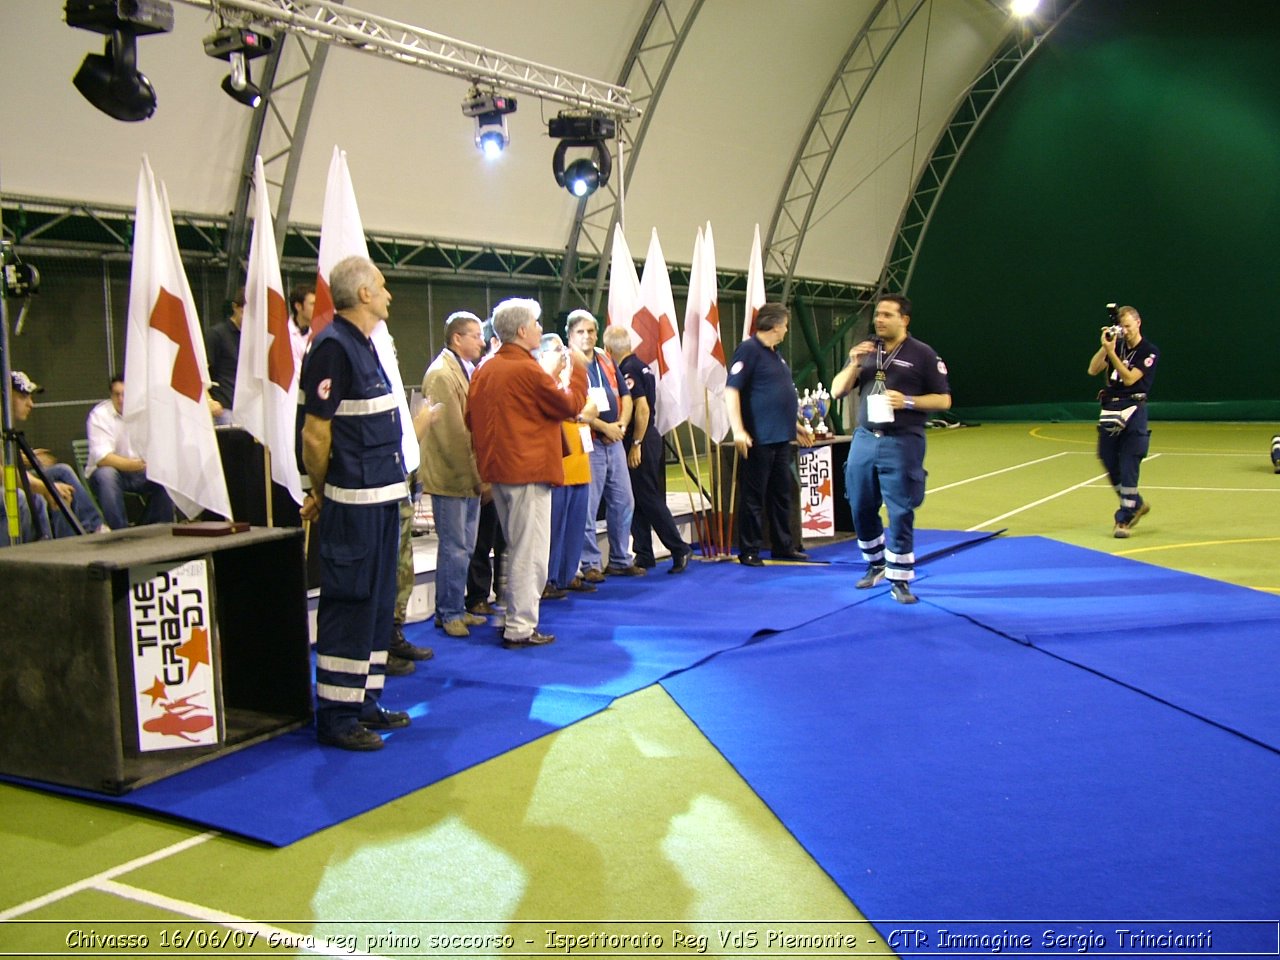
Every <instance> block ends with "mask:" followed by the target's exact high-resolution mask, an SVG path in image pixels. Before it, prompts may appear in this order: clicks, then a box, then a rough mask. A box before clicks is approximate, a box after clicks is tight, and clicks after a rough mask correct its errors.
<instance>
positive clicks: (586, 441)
mask: <svg viewBox="0 0 1280 960" xmlns="http://www.w3.org/2000/svg"><path fill="white" fill-rule="evenodd" d="M578 434H579V435H580V436H581V437H582V452H583V453H590V452H591V451H592V450H594V449H595V444H594V443H592V442H591V428H590V427H588V426H586V425H585V424H583V425H581V426H579V427H578Z"/></svg>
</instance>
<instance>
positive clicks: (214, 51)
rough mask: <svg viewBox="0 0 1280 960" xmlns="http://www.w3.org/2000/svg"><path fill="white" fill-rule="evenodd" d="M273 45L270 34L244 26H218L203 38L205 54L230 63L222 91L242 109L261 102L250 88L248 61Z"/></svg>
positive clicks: (251, 85) (260, 92) (259, 92)
mask: <svg viewBox="0 0 1280 960" xmlns="http://www.w3.org/2000/svg"><path fill="white" fill-rule="evenodd" d="M275 45H276V38H275V37H273V36H272V35H271V34H269V33H263V32H262V31H260V30H250V29H247V28H244V27H226V26H224V27H220V28H219V29H218V30H217V32H215V33H213V34H211V35H210V36H207V37H205V38H204V52H205V53H206V54H208V55H209V56H211V57H213V58H214V59H217V60H226V61H228V62H229V63H230V64H231V72H230V73H229V74H227V76H225V77H223V79H222V89H223V90H224V91H226V94H227V96H229V97H231V99H233V100H236V101H238V102H240V103H243V104H244V105H245V106H246V107H257V105H258V104H259V103H261V102H262V91H261V90H259V89H258V88H257V86H255V85H254V82H253V75H252V73H250V71H249V61H250V60H252V59H253V58H254V57H262V56H266V55H267V54H268V53H270V52H271V51H272V50H274V49H275Z"/></svg>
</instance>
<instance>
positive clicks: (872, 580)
mask: <svg viewBox="0 0 1280 960" xmlns="http://www.w3.org/2000/svg"><path fill="white" fill-rule="evenodd" d="M883 579H884V564H883V563H872V564H868V565H867V572H866V573H864V574H863V575H862V579H861V580H859V581H858V582H857V583H856V584H854V586H856V587H857V588H858V589H859V590H867V589H869V588H870V587H874V586H875V585H876V584H877V583H879V582H880V581H881V580H883Z"/></svg>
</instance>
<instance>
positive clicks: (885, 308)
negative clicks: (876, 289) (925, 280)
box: [831, 294, 951, 603]
mask: <svg viewBox="0 0 1280 960" xmlns="http://www.w3.org/2000/svg"><path fill="white" fill-rule="evenodd" d="M874 322H875V339H873V340H863V341H862V342H861V343H858V344H855V345H854V347H853V349H851V350H850V351H849V363H848V365H847V366H846V367H845V368H844V369H843V370H841V371H840V372H839V373H837V374H836V375H835V378H834V379H833V380H832V381H831V395H832V397H842V396H844V395H845V394H847V393H849V392H850V391H851V390H852V389H853V388H854V387H855V386H856V387H858V388H859V398H858V428H857V429H856V430H855V431H854V434H853V443H852V445H851V446H850V448H849V459H848V461H847V462H846V463H845V490H846V492H847V494H848V497H849V505H850V507H852V509H853V528H854V531H855V533H856V534H857V537H858V546H859V547H860V548H861V550H862V556H863V559H864V560H866V561H867V570H866V573H864V574H863V575H862V579H861V580H859V581H858V583H857V586H858V589H860V590H865V589H867V588H868V587H874V586H875V585H876V584H877V583H879V582H880V581H881V580H884V579H885V578H886V577H887V578H888V579H889V581H890V583H891V584H892V588H893V589H892V591H891V592H892V595H893V599H895V600H897V601H898V602H899V603H915V602H916V597H915V594H913V593H912V592H911V587H910V583H911V580H912V579H914V577H915V564H916V555H915V516H916V513H915V512H916V508H917V507H919V506H920V504H921V503H923V502H924V481H925V476H926V475H925V469H924V452H925V441H924V426H925V423H926V421H927V420H928V415H927V414H928V411H932V410H949V409H951V385H950V383H949V382H948V381H947V367H946V364H944V363H943V362H942V359H941V358H940V357H939V356H938V354H937V353H935V352H934V349H933V348H932V347H931V346H929V345H928V344H927V343H923V342H921V341H920V340H916V339H915V338H913V337H912V336H911V335H910V334H908V333H907V326H908V325H909V324H910V323H911V301H910V300H908V299H907V298H906V297H904V296H899V295H896V294H895V295H890V296H886V297H882V298H881V299H880V302H879V303H877V304H876V312H875V320H874ZM881 506H884V507H885V508H886V509H887V511H888V514H889V530H888V536H887V537H886V534H885V528H884V522H883V521H882V520H881V519H880V508H881Z"/></svg>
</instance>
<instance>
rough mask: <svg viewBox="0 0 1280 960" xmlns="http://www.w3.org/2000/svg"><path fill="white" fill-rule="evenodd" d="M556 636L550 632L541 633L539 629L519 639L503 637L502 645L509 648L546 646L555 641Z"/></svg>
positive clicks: (519, 648) (520, 648)
mask: <svg viewBox="0 0 1280 960" xmlns="http://www.w3.org/2000/svg"><path fill="white" fill-rule="evenodd" d="M555 642H556V638H555V636H554V635H552V634H550V633H539V632H538V631H537V630H535V631H533V633H531V634H529V636H527V637H520V638H519V639H517V640H511V639H505V638H504V639H503V641H502V645H503V646H504V647H506V648H507V649H508V650H522V649H524V648H525V647H545V646H546V645H547V644H548V643H555Z"/></svg>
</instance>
